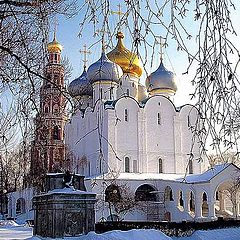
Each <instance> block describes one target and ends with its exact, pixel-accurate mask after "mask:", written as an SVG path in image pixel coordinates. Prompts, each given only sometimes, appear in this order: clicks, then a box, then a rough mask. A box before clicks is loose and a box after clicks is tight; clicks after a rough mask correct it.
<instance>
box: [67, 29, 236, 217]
mask: <svg viewBox="0 0 240 240" xmlns="http://www.w3.org/2000/svg"><path fill="white" fill-rule="evenodd" d="M123 38H124V36H123V33H121V32H118V34H117V41H118V42H117V45H116V47H115V49H113V50H112V51H111V52H109V53H107V54H106V53H105V50H104V48H103V50H102V53H101V57H100V59H99V60H98V61H96V62H95V63H93V64H92V65H90V66H89V68H88V69H87V68H86V66H85V67H84V71H83V73H82V75H81V76H80V77H79V78H77V79H75V80H74V81H72V82H71V83H70V85H69V87H68V90H69V93H70V95H71V96H72V97H73V98H74V100H75V104H76V109H75V113H74V114H73V115H72V117H71V119H70V121H69V122H68V123H67V124H66V126H65V144H66V147H67V149H68V158H69V161H70V162H71V171H72V172H75V173H78V174H82V175H84V176H85V183H86V185H87V188H88V191H93V192H95V193H97V195H98V203H97V206H96V220H97V221H101V220H122V219H124V220H136V221H141V220H142V221H143V220H144V221H146V220H147V221H182V220H189V221H195V220H197V221H203V220H213V219H216V218H217V217H218V216H224V217H233V216H237V215H239V201H238V200H234V201H235V202H234V201H233V199H230V198H229V197H228V191H229V188H230V186H232V185H233V184H234V181H235V179H236V178H237V176H239V174H240V173H239V169H238V168H237V167H236V166H234V165H231V164H230V165H229V164H224V165H219V166H215V167H214V168H212V169H209V170H208V165H207V164H206V161H205V159H202V158H201V154H200V147H201V146H200V142H201V139H198V136H197V134H196V133H197V128H198V127H199V128H201V118H200V116H199V112H198V110H197V109H196V108H195V107H194V106H192V105H185V106H182V107H176V106H175V105H174V104H173V102H172V98H173V97H174V94H175V93H176V91H177V86H176V83H175V76H174V74H173V73H172V72H171V71H168V70H167V69H166V68H165V66H164V64H163V59H162V56H161V59H160V64H159V67H158V69H157V70H156V71H155V72H153V73H151V74H150V76H149V77H148V78H147V79H146V82H145V85H142V84H141V83H140V76H141V74H142V67H141V63H140V60H139V59H138V56H137V55H136V54H134V53H132V52H131V51H129V50H128V49H127V48H125V46H124V44H123ZM230 173H231V174H230ZM229 174H230V175H229ZM229 176H231V177H229ZM237 194H239V193H237ZM237 196H239V195H236V196H235V197H236V199H237V198H238V197H237ZM233 205H234V207H233Z"/></svg>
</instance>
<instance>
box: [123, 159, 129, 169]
mask: <svg viewBox="0 0 240 240" xmlns="http://www.w3.org/2000/svg"><path fill="white" fill-rule="evenodd" d="M124 163H125V172H130V159H129V157H125V162H124Z"/></svg>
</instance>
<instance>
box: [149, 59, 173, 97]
mask: <svg viewBox="0 0 240 240" xmlns="http://www.w3.org/2000/svg"><path fill="white" fill-rule="evenodd" d="M146 87H147V90H148V92H152V91H154V92H158V93H167V94H169V95H174V94H175V93H176V91H177V85H176V83H175V74H174V73H173V72H171V71H168V70H167V69H166V68H165V67H164V65H163V63H162V61H161V63H160V66H159V67H158V69H157V70H156V71H155V72H153V73H151V74H150V76H149V77H147V79H146Z"/></svg>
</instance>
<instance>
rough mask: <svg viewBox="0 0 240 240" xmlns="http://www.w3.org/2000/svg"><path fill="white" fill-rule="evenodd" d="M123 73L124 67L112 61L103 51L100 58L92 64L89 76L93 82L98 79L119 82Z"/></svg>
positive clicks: (88, 71)
mask: <svg viewBox="0 0 240 240" xmlns="http://www.w3.org/2000/svg"><path fill="white" fill-rule="evenodd" d="M122 75H123V72H122V69H121V67H120V66H118V65H117V64H116V63H114V62H111V61H110V60H109V59H108V57H107V56H106V53H105V52H104V51H103V52H102V55H101V57H100V59H99V60H98V61H97V62H95V63H93V64H92V65H90V67H89V68H88V70H87V76H88V79H89V80H90V82H91V83H94V82H98V81H111V82H116V83H119V81H120V77H121V76H122Z"/></svg>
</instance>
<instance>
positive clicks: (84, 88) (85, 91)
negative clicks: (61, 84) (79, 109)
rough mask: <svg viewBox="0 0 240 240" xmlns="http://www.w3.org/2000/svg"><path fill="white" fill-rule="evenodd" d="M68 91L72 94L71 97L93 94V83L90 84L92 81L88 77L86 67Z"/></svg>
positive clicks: (69, 86)
mask: <svg viewBox="0 0 240 240" xmlns="http://www.w3.org/2000/svg"><path fill="white" fill-rule="evenodd" d="M68 92H69V94H70V95H71V97H78V96H84V95H87V96H92V95H93V90H92V85H91V84H90V81H89V79H88V78H87V72H86V68H84V70H83V73H82V74H81V76H80V77H78V78H76V79H75V80H73V81H72V82H71V83H70V84H69V85H68Z"/></svg>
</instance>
